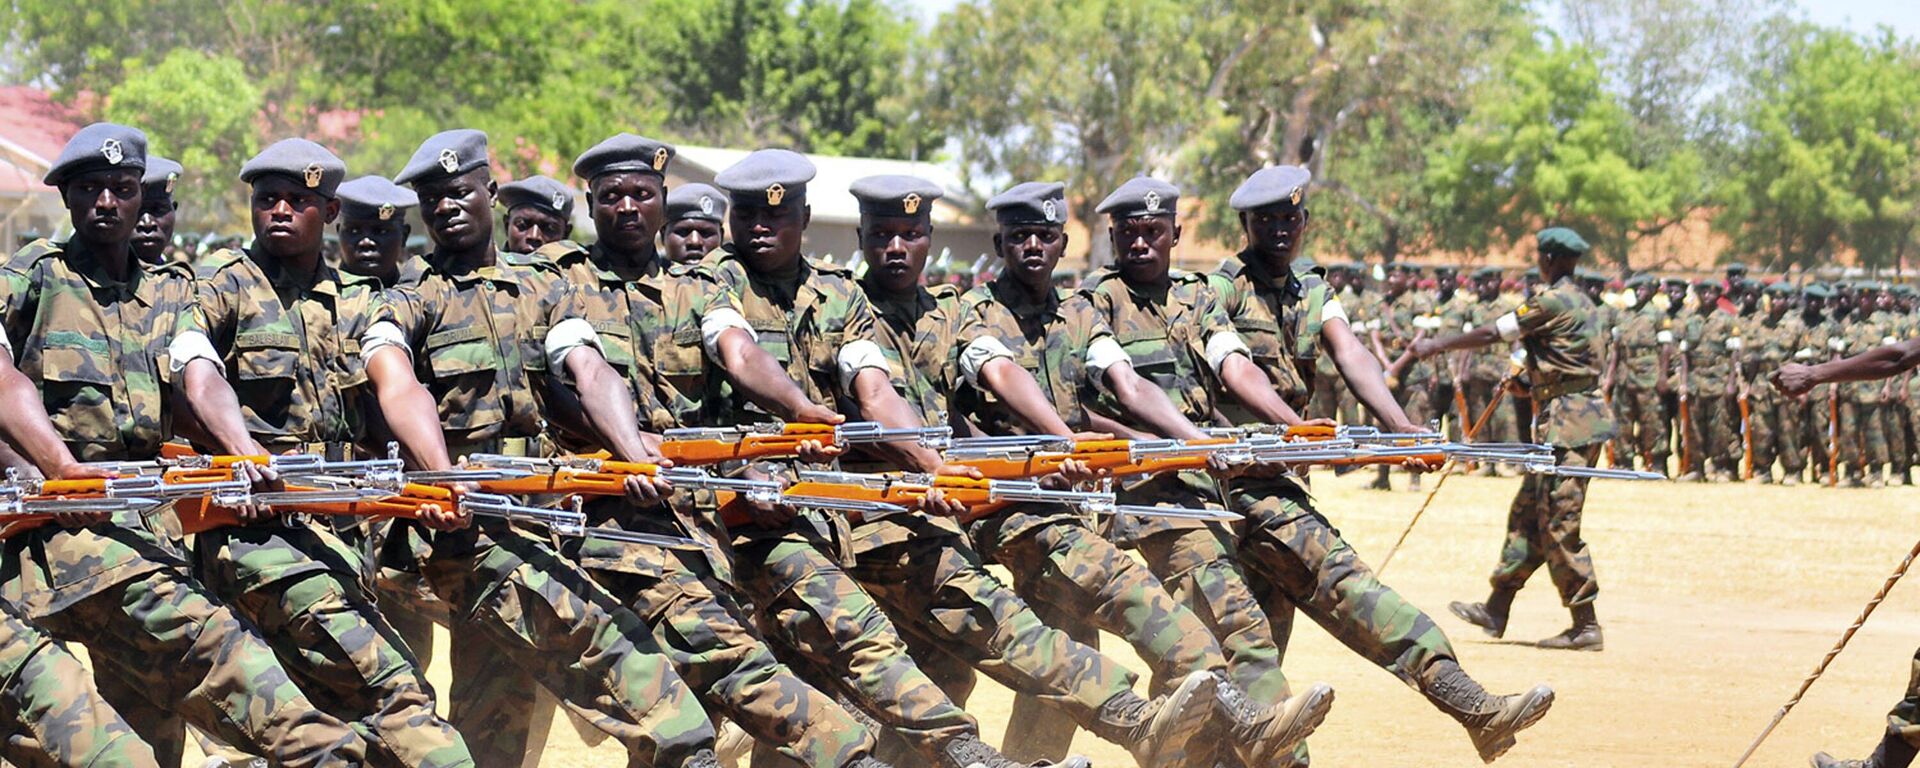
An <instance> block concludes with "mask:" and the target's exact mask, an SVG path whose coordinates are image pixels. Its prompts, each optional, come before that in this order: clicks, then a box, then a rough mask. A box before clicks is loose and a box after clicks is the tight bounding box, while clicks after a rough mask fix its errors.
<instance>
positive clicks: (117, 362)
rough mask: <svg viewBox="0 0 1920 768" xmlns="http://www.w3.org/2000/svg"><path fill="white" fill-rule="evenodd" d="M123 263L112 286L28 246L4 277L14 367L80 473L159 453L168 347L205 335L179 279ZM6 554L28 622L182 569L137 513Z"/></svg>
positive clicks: (163, 269) (165, 269)
mask: <svg viewBox="0 0 1920 768" xmlns="http://www.w3.org/2000/svg"><path fill="white" fill-rule="evenodd" d="M125 258H126V259H127V260H128V262H129V263H130V264H131V265H132V269H131V271H130V272H129V275H128V278H129V279H128V280H127V281H126V282H120V281H116V280H114V279H113V278H112V277H110V276H109V273H108V272H107V270H106V268H105V267H104V266H103V265H102V263H101V262H100V260H99V258H98V257H97V256H95V255H93V254H91V253H88V252H86V251H84V250H77V249H76V250H68V249H67V248H66V244H65V243H54V242H49V241H46V240H36V241H34V242H32V243H29V244H27V245H26V247H24V248H21V249H20V250H19V251H18V252H16V253H14V255H13V258H12V259H10V260H9V261H8V262H7V265H6V267H5V269H4V271H3V272H0V311H4V315H3V316H0V323H4V324H5V332H6V340H7V343H8V344H9V345H10V346H11V347H12V348H13V360H14V365H15V366H16V367H17V368H18V369H19V370H20V372H21V373H23V374H25V375H26V376H27V378H29V379H31V380H33V381H34V382H35V383H37V384H39V385H40V395H41V400H42V402H43V403H44V404H45V405H46V409H47V415H48V416H49V417H50V418H51V419H52V422H53V427H54V429H55V430H56V431H58V432H59V433H60V437H61V439H63V440H64V441H65V442H66V444H67V447H68V448H69V449H70V450H72V451H73V454H74V456H75V457H76V458H78V459H79V460H81V461H121V460H140V459H149V458H152V457H154V456H155V455H157V454H158V453H159V451H160V443H161V442H162V441H164V440H165V439H166V438H167V437H168V435H169V432H170V428H171V412H170V409H169V408H168V407H167V396H168V391H169V389H170V387H171V386H172V383H173V382H172V380H171V379H172V377H171V375H170V374H169V373H168V366H169V358H168V356H167V344H168V343H169V342H171V341H172V340H173V338H174V336H176V335H178V334H180V333H183V332H186V331H189V330H202V325H201V319H200V316H199V314H198V312H197V311H196V310H195V309H194V304H193V301H194V291H193V281H192V280H191V278H189V277H188V276H187V274H186V273H185V272H184V271H183V270H181V269H180V268H179V267H175V266H168V265H146V264H143V263H141V262H139V260H137V259H135V258H134V257H133V255H132V254H131V253H128V254H127V255H126V257H125ZM7 544H8V545H9V546H8V550H7V555H8V556H7V558H6V560H7V562H5V563H4V566H0V574H3V575H0V578H4V579H5V589H4V593H5V594H4V597H5V599H7V600H11V601H13V602H14V603H15V604H16V605H19V606H20V607H21V608H22V609H24V610H26V611H27V612H28V613H30V614H32V615H36V616H38V615H44V614H46V613H50V612H53V611H57V610H60V609H62V608H64V607H66V606H69V605H72V604H73V603H75V602H78V601H80V600H83V599H85V598H87V597H90V596H93V595H96V594H99V593H101V592H102V591H104V590H106V589H108V588H110V587H112V586H113V585H115V584H119V583H121V582H124V581H126V580H127V579H131V578H134V577H136V576H139V575H141V574H145V573H150V572H152V571H155V570H158V569H161V568H166V567H176V568H181V569H184V568H185V567H186V564H185V562H183V561H182V560H181V559H180V558H179V556H178V555H177V553H175V552H173V551H172V550H171V549H168V548H166V547H165V546H164V545H162V544H161V543H160V542H159V541H158V540H157V539H156V538H155V537H154V535H153V534H152V533H151V532H149V531H148V530H147V529H146V527H145V525H144V524H143V521H142V520H141V517H140V515H139V514H137V513H124V514H119V515H115V516H114V519H113V521H112V523H111V524H107V525H95V526H89V527H86V528H71V529H69V528H60V527H56V526H47V527H44V528H40V529H37V530H34V531H29V532H27V533H23V534H20V535H18V536H16V537H14V538H12V539H10V540H9V541H8V542H7ZM29 551H32V552H34V553H35V554H34V555H32V556H29V555H28V554H27V552H29Z"/></svg>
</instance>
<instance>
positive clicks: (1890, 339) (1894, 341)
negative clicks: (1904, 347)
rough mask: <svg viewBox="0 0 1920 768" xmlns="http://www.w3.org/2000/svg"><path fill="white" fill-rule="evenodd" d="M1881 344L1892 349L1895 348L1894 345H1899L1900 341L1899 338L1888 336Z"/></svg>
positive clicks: (1881, 340)
mask: <svg viewBox="0 0 1920 768" xmlns="http://www.w3.org/2000/svg"><path fill="white" fill-rule="evenodd" d="M1880 343H1881V344H1883V345H1885V346H1889V347H1891V346H1893V345H1895V344H1898V343H1900V340H1899V339H1898V338H1895V337H1892V336H1886V337H1883V338H1881V339H1880Z"/></svg>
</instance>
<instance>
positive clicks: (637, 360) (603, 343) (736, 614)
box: [539, 133, 883, 768]
mask: <svg viewBox="0 0 1920 768" xmlns="http://www.w3.org/2000/svg"><path fill="white" fill-rule="evenodd" d="M673 153H674V152H673V148H672V147H670V146H667V145H666V144H663V143H661V142H658V141H655V140H653V139H648V138H645V137H641V136H636V135H633V134H629V133H623V134H619V135H616V136H613V137H610V138H608V139H606V140H605V141H602V142H600V143H599V144H597V145H595V146H593V147H592V148H590V149H588V150H587V151H586V152H583V153H581V155H580V156H579V157H578V158H577V159H576V160H575V161H574V164H573V172H574V175H576V176H578V177H580V178H581V179H583V180H585V181H586V182H587V207H588V213H589V215H590V216H591V217H592V219H593V223H594V229H595V231H597V232H599V233H600V238H599V240H598V241H597V242H596V243H595V244H594V245H593V246H592V247H591V248H582V247H580V246H578V245H576V244H574V243H572V242H567V241H562V242H558V243H552V244H549V245H547V246H546V247H545V248H543V249H541V251H540V254H539V255H541V256H542V257H544V258H547V259H549V260H551V261H552V262H553V263H554V264H555V266H557V267H558V268H559V269H560V270H561V271H562V273H563V274H564V275H565V277H566V281H567V282H569V283H571V284H573V285H575V286H578V287H579V288H580V289H581V290H579V291H578V292H577V293H576V294H574V296H573V298H572V300H571V302H570V304H569V305H568V307H567V308H566V310H565V311H564V314H565V315H566V316H567V319H565V320H563V321H561V324H560V325H556V326H555V327H554V329H553V330H552V331H551V332H550V333H549V339H550V341H549V343H548V345H547V350H546V351H547V355H548V357H549V358H550V359H551V363H550V364H551V365H552V367H553V369H554V370H556V371H565V372H567V373H569V374H570V375H569V376H566V377H563V379H566V380H567V381H568V384H569V385H570V389H571V390H572V391H574V392H577V393H578V395H579V400H580V404H581V407H582V415H583V417H584V419H583V420H584V422H585V423H584V425H583V426H584V427H585V429H584V430H583V431H582V434H580V435H577V436H563V437H562V438H561V440H562V442H563V443H565V444H567V445H566V447H568V448H571V449H575V450H577V451H580V452H590V451H593V450H598V449H600V448H602V447H605V448H607V449H609V451H610V452H611V453H612V454H613V456H614V458H616V459H619V460H622V461H657V459H656V458H654V451H653V450H651V449H649V448H647V447H646V444H645V443H644V440H645V439H646V438H645V437H643V436H642V434H641V431H642V430H646V431H648V432H650V433H654V434H657V433H659V432H662V431H665V430H667V429H672V428H675V427H682V426H693V423H694V422H697V421H700V420H701V412H702V410H703V405H704V404H705V403H706V402H707V400H708V398H709V397H711V396H712V395H713V394H714V393H715V391H716V390H715V386H716V385H717V383H718V382H719V380H720V378H721V377H720V376H718V375H709V373H708V365H709V360H711V361H712V364H713V365H715V366H717V367H718V368H719V370H718V371H717V372H716V373H727V372H734V373H735V375H734V376H732V377H731V378H732V379H734V380H736V381H738V382H739V384H740V385H741V386H742V387H751V388H754V393H755V394H757V395H759V397H758V398H757V399H758V401H759V402H762V403H764V404H767V405H768V406H769V407H770V408H771V410H773V411H774V412H775V414H776V415H779V416H781V417H783V418H786V419H788V420H792V421H818V420H820V419H823V418H831V417H832V414H831V413H830V412H827V411H826V410H825V409H824V408H820V407H818V406H814V405H813V404H811V403H808V402H806V400H805V395H804V394H803V393H802V392H800V390H799V388H798V387H795V386H794V385H793V383H792V382H791V381H788V380H787V379H786V376H785V373H784V372H783V371H782V370H781V369H780V367H779V365H778V363H777V362H776V361H774V360H773V359H772V358H771V357H770V356H768V355H766V354H765V353H764V352H762V351H761V350H760V349H759V347H757V346H755V345H754V343H753V338H752V335H751V333H750V331H749V330H748V329H747V324H746V320H745V319H744V318H743V317H742V316H741V315H740V310H739V309H738V307H737V306H736V305H735V304H734V303H733V301H732V299H731V298H730V297H728V296H727V295H726V294H725V293H724V292H722V291H721V289H720V286H719V285H718V284H717V283H715V282H714V280H713V278H712V277H711V276H710V275H708V274H707V273H706V272H705V271H704V270H701V269H699V268H698V267H697V266H694V265H679V264H669V263H668V262H665V261H663V260H662V259H661V258H660V255H659V254H658V253H657V252H656V250H655V242H654V237H655V234H656V233H657V232H658V229H659V227H660V224H661V221H662V220H663V215H664V214H663V209H664V208H665V207H666V204H665V202H664V201H665V200H666V199H669V196H668V195H666V194H664V187H665V173H666V170H667V164H668V163H669V162H670V161H671V160H672V157H673ZM636 405H637V406H638V413H640V415H641V418H640V420H639V421H638V422H636V421H635V420H634V418H633V414H634V413H635V412H636ZM576 438H577V439H576ZM631 484H632V485H634V486H635V490H636V493H635V494H634V498H631V499H617V498H602V499H597V500H594V501H593V502H591V503H589V504H587V505H586V506H585V507H584V511H585V512H586V513H587V514H588V517H589V522H591V523H592V524H594V525H596V526H601V527H610V528H617V529H622V530H629V531H637V532H641V533H653V534H660V535H665V536H673V537H691V538H693V539H695V540H698V541H702V542H706V543H708V544H709V545H710V546H709V548H708V549H706V550H705V551H687V550H673V549H667V548H665V547H661V546H655V545H650V544H623V543H620V542H615V541H603V540H586V541H579V542H576V543H570V544H569V545H568V546H567V547H565V548H564V551H565V552H566V553H567V554H568V555H571V556H573V557H574V558H576V559H577V560H578V561H579V562H580V564H581V566H582V567H583V568H585V569H586V571H587V573H589V574H591V575H592V576H593V578H594V580H595V581H596V582H598V583H599V584H600V585H601V586H603V587H605V588H606V589H607V590H608V591H609V592H610V593H612V594H613V595H614V596H615V597H617V598H619V599H620V600H622V601H624V602H625V603H626V604H627V606H628V607H629V608H631V609H632V610H633V612H634V613H636V614H638V615H639V616H640V617H641V618H642V619H645V620H646V621H647V623H648V624H649V625H650V626H651V627H652V628H653V635H654V638H655V639H656V640H657V641H658V642H659V644H660V647H661V648H663V649H665V651H666V653H667V655H668V657H669V658H670V659H672V660H673V663H674V668H675V670H676V671H678V672H679V673H680V677H681V678H682V679H685V680H686V681H687V682H688V683H689V684H690V685H692V686H693V688H694V691H695V692H696V693H697V694H698V695H699V696H700V697H701V700H702V701H703V702H704V703H705V704H706V705H707V706H708V707H709V709H710V710H711V711H713V712H716V713H720V714H725V715H726V716H727V717H728V718H730V719H732V720H733V721H734V722H736V723H738V724H740V725H741V726H742V727H743V728H744V729H745V730H746V731H747V733H749V734H751V735H752V736H753V737H754V738H756V739H758V740H760V741H761V742H764V743H767V744H769V745H771V746H773V747H776V748H778V749H779V750H780V752H781V753H782V754H784V755H785V756H786V757H787V758H789V759H791V760H793V761H796V762H798V763H799V764H801V765H803V766H807V768H839V766H863V767H864V768H879V767H881V766H883V764H882V763H879V762H878V761H875V760H873V759H872V758H871V757H870V756H869V755H870V753H871V752H872V749H873V738H872V735H871V734H869V733H868V732H867V729H866V728H865V727H863V726H862V725H861V724H860V723H859V721H857V720H856V719H855V718H854V716H853V715H852V714H851V713H849V712H847V711H846V710H844V709H842V708H841V707H840V705H839V704H837V703H835V702H834V701H833V699H832V697H830V696H828V695H827V694H825V693H822V692H821V691H820V690H818V689H816V688H814V687H813V686H811V685H808V684H807V683H806V682H805V681H803V680H801V679H800V678H799V677H797V676H796V675H795V674H794V673H793V671H792V670H789V669H788V668H787V667H785V666H784V665H782V664H780V663H779V662H778V661H776V660H775V659H774V657H773V654H772V653H771V652H770V651H769V650H768V649H767V647H766V644H765V643H764V642H763V641H762V640H761V638H760V635H759V632H758V631H757V630H756V629H755V628H754V627H752V626H751V625H750V624H749V623H747V622H746V621H744V617H745V616H746V615H747V613H746V611H745V610H744V609H742V608H741V606H740V605H739V604H738V603H736V602H735V601H734V600H733V598H732V596H731V595H730V594H729V593H730V591H731V588H730V587H729V586H727V584H726V582H727V580H729V579H730V578H731V569H730V567H729V566H730V564H729V563H728V562H727V561H726V558H725V557H724V556H723V555H722V554H721V548H720V547H719V546H718V542H719V538H720V528H719V525H718V522H717V521H715V520H713V519H711V517H710V516H709V515H702V514H700V513H699V512H697V511H695V510H693V509H692V508H691V505H688V504H681V505H678V506H676V507H674V508H670V509H669V508H658V506H657V505H656V504H652V503H646V502H647V500H648V499H647V497H648V495H649V494H648V493H646V491H648V490H649V489H646V488H642V487H641V486H644V485H647V484H648V483H647V482H646V481H643V480H641V479H640V478H634V479H633V481H632V483H631ZM651 490H659V488H655V489H651ZM656 495H657V494H656ZM642 504H644V507H643V506H641V505H642Z"/></svg>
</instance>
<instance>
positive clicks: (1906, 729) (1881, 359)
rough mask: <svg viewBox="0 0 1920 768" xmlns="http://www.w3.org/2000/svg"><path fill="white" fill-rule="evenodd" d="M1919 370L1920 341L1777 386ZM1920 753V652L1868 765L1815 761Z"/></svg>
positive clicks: (1885, 761) (1906, 762)
mask: <svg viewBox="0 0 1920 768" xmlns="http://www.w3.org/2000/svg"><path fill="white" fill-rule="evenodd" d="M1916 367H1920V339H1909V340H1906V341H1901V342H1897V343H1894V344H1878V345H1874V346H1872V347H1869V348H1868V349H1867V351H1865V352H1863V353H1860V354H1856V355H1854V356H1852V357H1848V358H1845V359H1839V360H1833V361H1829V362H1826V363H1822V364H1819V365H1803V364H1799V363H1794V364H1789V365H1786V366H1783V367H1781V368H1780V369H1779V370H1778V371H1775V372H1774V373H1773V375H1772V379H1773V384H1774V386H1775V387H1778V388H1779V390H1780V392H1781V394H1782V395H1784V396H1786V397H1801V396H1805V395H1808V394H1811V393H1812V392H1813V388H1814V387H1815V386H1818V385H1820V384H1833V383H1839V382H1860V383H1864V384H1875V383H1879V382H1880V381H1882V380H1887V379H1890V378H1892V377H1895V376H1900V375H1904V374H1908V373H1911V372H1912V371H1913V370H1914V368H1916ZM1916 751H1920V653H1916V654H1915V655H1914V660H1913V671H1912V674H1911V675H1910V676H1909V677H1908V681H1907V693H1906V697H1905V698H1903V699H1901V701H1900V703H1899V704H1897V705H1895V706H1894V708H1893V711H1892V712H1889V713H1888V714H1887V730H1886V733H1885V735H1883V736H1882V737H1881V739H1880V745H1879V747H1877V748H1876V749H1874V751H1873V755H1872V756H1870V757H1868V758H1867V759H1865V760H1837V759H1834V758H1833V757H1830V756H1828V755H1827V753H1825V752H1821V753H1818V754H1815V755H1814V756H1813V766H1814V768H1907V767H1908V766H1910V765H1912V764H1913V758H1914V755H1915V753H1916Z"/></svg>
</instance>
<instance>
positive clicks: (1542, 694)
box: [1473, 685, 1553, 763]
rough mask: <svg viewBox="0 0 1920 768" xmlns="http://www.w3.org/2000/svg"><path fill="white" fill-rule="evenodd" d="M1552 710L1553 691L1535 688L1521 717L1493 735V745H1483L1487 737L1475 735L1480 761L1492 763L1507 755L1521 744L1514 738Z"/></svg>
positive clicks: (1546, 688) (1474, 743) (1521, 712)
mask: <svg viewBox="0 0 1920 768" xmlns="http://www.w3.org/2000/svg"><path fill="white" fill-rule="evenodd" d="M1552 708H1553V689H1552V688H1548V687H1546V686H1544V685H1538V686H1534V688H1533V690H1531V691H1528V692H1527V703H1526V708H1524V709H1522V710H1521V711H1520V714H1519V716H1518V717H1515V718H1514V720H1513V722H1512V723H1511V724H1509V725H1507V727H1505V728H1502V729H1500V730H1499V731H1497V732H1496V733H1495V734H1493V735H1492V738H1493V741H1492V743H1489V744H1482V740H1483V738H1486V737H1484V736H1482V735H1480V734H1475V735H1474V738H1473V746H1474V749H1476V750H1478V751H1479V752H1480V761H1481V762H1483V763H1492V762H1493V761H1495V760H1498V759H1500V756H1501V755H1504V754H1506V753H1507V750H1509V749H1513V747H1514V745H1515V744H1517V743H1519V740H1518V739H1516V738H1514V735H1515V734H1517V733H1519V732H1521V731H1524V730H1526V729H1528V728H1532V727H1533V726H1534V724H1536V723H1538V722H1540V718H1543V717H1546V716H1547V710H1549V709H1552Z"/></svg>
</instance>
